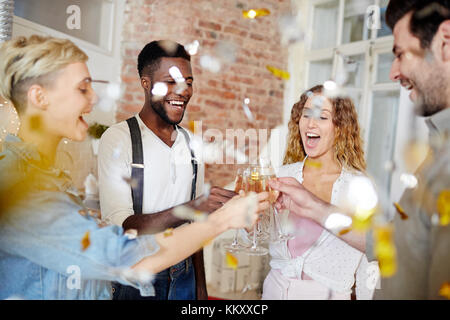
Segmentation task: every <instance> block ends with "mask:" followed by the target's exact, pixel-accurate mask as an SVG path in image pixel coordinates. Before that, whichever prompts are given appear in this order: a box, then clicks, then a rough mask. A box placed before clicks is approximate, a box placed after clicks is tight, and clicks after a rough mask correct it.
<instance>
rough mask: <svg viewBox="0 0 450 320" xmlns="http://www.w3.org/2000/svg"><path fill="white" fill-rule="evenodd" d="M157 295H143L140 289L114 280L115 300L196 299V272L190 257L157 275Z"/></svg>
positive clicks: (154, 281) (155, 284)
mask: <svg viewBox="0 0 450 320" xmlns="http://www.w3.org/2000/svg"><path fill="white" fill-rule="evenodd" d="M153 286H154V287H155V295H154V296H149V297H143V296H141V295H140V291H139V289H136V288H134V287H131V286H125V285H122V284H120V283H117V282H113V290H114V293H113V300H196V285H195V272H194V266H193V264H192V258H191V257H189V258H188V259H186V260H183V261H181V262H180V263H178V264H176V265H173V266H171V267H170V268H168V269H166V270H163V271H161V272H160V273H158V274H156V275H155V279H154V280H153Z"/></svg>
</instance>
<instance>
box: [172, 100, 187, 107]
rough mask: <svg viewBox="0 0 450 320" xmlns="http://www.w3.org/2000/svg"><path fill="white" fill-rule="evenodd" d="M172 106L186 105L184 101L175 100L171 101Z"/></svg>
mask: <svg viewBox="0 0 450 320" xmlns="http://www.w3.org/2000/svg"><path fill="white" fill-rule="evenodd" d="M169 103H170V104H172V105H174V106H182V105H184V102H183V101H175V100H171V101H169Z"/></svg>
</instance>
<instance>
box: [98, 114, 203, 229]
mask: <svg viewBox="0 0 450 320" xmlns="http://www.w3.org/2000/svg"><path fill="white" fill-rule="evenodd" d="M136 118H137V120H138V123H139V128H140V129H141V135H142V149H143V154H144V191H143V202H142V211H143V213H156V212H159V211H162V210H166V209H168V208H171V207H174V206H176V205H179V204H182V203H185V202H188V201H189V200H190V197H191V186H192V177H193V170H192V164H191V152H190V149H189V146H188V143H187V141H186V138H185V137H184V135H183V133H182V132H179V130H178V129H177V135H176V139H175V142H174V144H173V145H172V147H169V146H168V145H167V144H165V143H164V142H163V141H162V140H161V139H160V138H159V137H158V136H157V135H156V134H155V133H153V131H151V130H150V129H149V128H148V127H147V126H146V125H145V124H144V122H143V121H142V119H141V118H140V117H139V115H136ZM189 134H190V133H189ZM174 135H175V133H174ZM190 136H191V137H192V135H191V134H190ZM132 158H133V157H132V150H131V138H130V130H129V128H128V124H127V122H126V121H122V122H120V123H117V124H115V125H113V126H111V127H110V128H108V130H106V131H105V132H104V133H103V135H102V137H101V139H100V144H99V150H98V179H99V193H100V209H101V212H102V219H103V220H104V221H105V222H107V223H109V224H116V225H119V226H122V223H123V222H124V221H125V219H126V218H127V217H129V216H130V215H133V214H134V211H133V198H132V195H131V186H130V182H131V183H132V181H131V179H130V178H131V164H132ZM203 183H204V166H203V165H201V164H199V166H198V173H197V188H196V196H197V197H198V196H200V195H201V193H202V190H203Z"/></svg>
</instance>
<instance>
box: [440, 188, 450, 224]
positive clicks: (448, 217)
mask: <svg viewBox="0 0 450 320" xmlns="http://www.w3.org/2000/svg"><path fill="white" fill-rule="evenodd" d="M437 211H438V214H439V223H440V225H441V226H447V225H448V224H449V223H450V190H443V191H442V192H441V193H440V194H439V196H438V199H437Z"/></svg>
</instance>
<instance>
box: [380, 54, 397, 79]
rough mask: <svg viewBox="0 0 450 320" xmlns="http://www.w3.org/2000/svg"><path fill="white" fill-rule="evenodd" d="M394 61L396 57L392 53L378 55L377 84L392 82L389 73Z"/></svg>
mask: <svg viewBox="0 0 450 320" xmlns="http://www.w3.org/2000/svg"><path fill="white" fill-rule="evenodd" d="M393 61H394V55H393V54H392V53H391V52H387V53H382V54H379V55H378V65H377V68H376V70H377V71H376V72H377V78H376V83H383V82H391V80H390V79H389V73H390V71H391V65H392V62H393Z"/></svg>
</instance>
